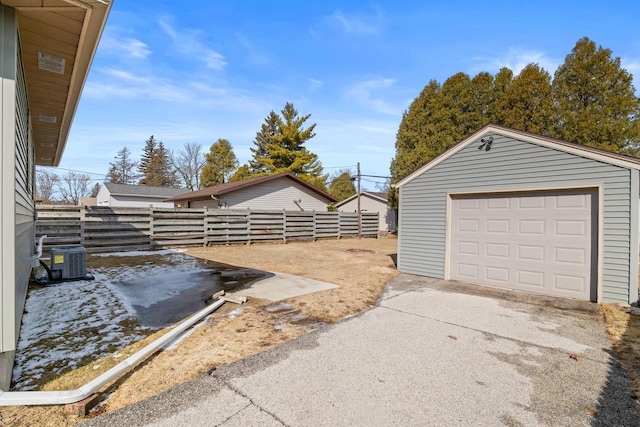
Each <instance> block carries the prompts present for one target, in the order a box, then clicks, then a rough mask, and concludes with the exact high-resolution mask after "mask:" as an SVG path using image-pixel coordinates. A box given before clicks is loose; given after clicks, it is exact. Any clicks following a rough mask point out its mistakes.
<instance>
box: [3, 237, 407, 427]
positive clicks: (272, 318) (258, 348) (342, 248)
mask: <svg viewBox="0 0 640 427" xmlns="http://www.w3.org/2000/svg"><path fill="white" fill-rule="evenodd" d="M396 244H397V240H396V239H395V237H393V236H389V237H385V238H380V239H362V240H357V239H342V240H321V241H317V242H295V243H289V244H286V245H285V244H254V245H236V246H215V247H210V248H192V249H189V250H188V251H187V252H186V255H189V256H191V257H193V258H194V259H195V260H197V263H198V264H199V265H206V260H213V261H216V262H221V263H226V264H231V265H236V266H242V267H246V268H253V269H258V270H267V271H277V272H281V273H288V274H295V275H299V276H303V277H308V278H311V279H316V280H321V281H325V282H329V283H333V284H336V285H339V287H338V288H335V289H332V290H328V291H323V292H319V293H316V294H308V295H303V296H299V297H296V298H291V299H289V300H286V301H285V302H286V305H281V306H276V305H274V304H272V303H271V302H269V301H266V300H259V299H252V300H250V301H249V303H247V304H244V305H242V306H236V305H232V304H225V305H224V306H223V307H222V308H221V309H219V310H218V311H217V312H215V313H214V314H213V315H212V316H211V317H210V318H208V319H207V320H206V321H205V322H202V323H201V325H200V326H199V327H197V328H194V329H193V330H192V333H191V334H190V335H188V336H187V337H186V338H185V339H184V340H183V341H182V342H181V343H179V344H178V345H175V346H172V347H171V348H169V349H166V350H164V351H162V352H160V353H157V354H156V355H155V356H154V357H153V358H151V359H150V360H149V361H148V362H147V363H144V364H143V365H141V366H139V367H137V368H136V369H135V370H134V371H132V372H131V373H130V374H129V375H127V376H125V377H124V378H123V379H122V380H120V381H118V382H116V384H113V385H111V386H110V387H109V388H108V389H106V390H104V392H103V395H104V397H105V398H106V397H108V400H106V401H105V402H104V404H103V405H101V407H100V408H99V410H98V412H107V411H113V410H116V409H118V408H122V407H124V406H128V405H130V404H132V403H135V402H137V401H140V400H143V399H146V398H148V397H151V396H154V395H156V394H159V393H161V392H163V391H165V390H168V389H170V388H172V387H175V386H177V385H179V384H181V383H184V382H186V381H189V380H191V379H193V378H195V377H197V376H198V375H200V374H202V373H205V372H210V371H211V370H213V369H215V368H216V367H218V366H221V365H223V364H226V363H230V362H233V361H235V360H239V359H242V358H245V357H248V356H251V355H253V354H256V353H259V352H262V351H265V350H267V349H270V348H272V347H275V346H277V345H279V344H282V343H284V342H286V341H289V340H291V339H294V338H296V337H298V336H300V335H302V334H305V333H307V332H309V331H310V330H312V329H314V328H317V327H319V326H321V325H322V324H328V323H335V322H339V321H340V320H342V319H344V318H345V317H348V316H352V315H354V314H357V313H360V312H362V311H365V310H367V309H368V308H369V307H370V306H371V305H372V304H374V303H375V301H376V299H377V298H378V296H379V295H380V293H381V292H382V290H383V288H384V286H385V284H386V283H387V282H388V281H389V280H391V279H392V278H393V277H394V276H395V275H396V274H397V271H396V269H395V265H394V259H395V254H396ZM133 259H135V258H133ZM90 262H91V261H90ZM101 262H103V263H104V262H106V261H101ZM110 262H114V261H113V260H111V261H110ZM117 262H121V260H117ZM144 262H145V263H147V264H148V263H153V256H145V261H144ZM122 268H125V269H126V268H128V267H127V266H126V265H125V264H123V265H122ZM280 308H284V309H280ZM163 333H164V330H161V331H158V332H157V333H155V334H153V335H152V336H150V337H148V338H146V339H145V340H144V341H143V342H138V343H135V344H132V345H129V346H127V347H126V348H124V349H122V350H119V351H118V352H116V353H115V354H114V355H109V356H106V357H103V358H101V359H100V360H97V361H94V362H92V363H89V364H88V365H85V366H83V367H80V368H79V369H75V370H73V371H71V372H68V373H66V374H64V375H62V376H61V377H60V378H57V379H55V380H52V381H50V382H49V383H47V384H45V385H44V386H43V387H42V389H44V390H62V389H74V388H77V387H79V386H81V385H83V384H84V383H86V382H87V381H89V380H91V379H93V378H95V377H96V376H98V375H99V374H101V373H102V372H105V371H106V370H108V369H109V368H110V367H112V366H114V365H115V364H117V363H119V362H120V361H122V360H123V359H124V358H125V357H127V356H128V355H130V354H132V353H134V352H135V351H136V350H137V349H139V348H141V347H142V346H143V345H145V344H146V343H147V342H150V341H151V340H153V339H155V338H156V337H157V336H159V335H161V334H163ZM0 415H2V421H0V425H3V426H5V425H6V426H10V425H11V426H13V425H43V426H44V425H46V426H66V425H74V424H77V423H78V422H80V421H82V419H81V418H78V417H74V416H69V415H65V414H64V412H63V409H62V407H16V408H13V407H11V408H2V409H0Z"/></svg>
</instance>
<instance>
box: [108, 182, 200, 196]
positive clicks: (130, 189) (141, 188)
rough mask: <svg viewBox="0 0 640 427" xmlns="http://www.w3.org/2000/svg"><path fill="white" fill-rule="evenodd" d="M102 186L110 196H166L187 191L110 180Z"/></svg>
mask: <svg viewBox="0 0 640 427" xmlns="http://www.w3.org/2000/svg"><path fill="white" fill-rule="evenodd" d="M104 186H105V187H107V190H109V193H110V194H111V195H112V196H135V197H155V198H167V197H173V196H177V195H179V194H184V193H185V192H188V191H189V190H187V189H185V188H170V187H150V186H147V185H131V184H114V183H112V182H105V183H104Z"/></svg>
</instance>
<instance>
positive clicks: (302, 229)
mask: <svg viewBox="0 0 640 427" xmlns="http://www.w3.org/2000/svg"><path fill="white" fill-rule="evenodd" d="M37 211H38V219H37V221H36V236H37V237H39V236H41V235H44V234H47V236H48V238H47V239H46V240H45V242H44V250H45V251H48V250H49V249H50V248H51V247H55V246H61V245H64V246H78V245H83V246H85V247H86V249H87V252H90V253H96V252H108V251H115V250H118V251H121V250H149V249H154V248H155V249H158V248H161V247H172V246H189V245H209V244H212V245H213V244H231V243H251V242H256V241H284V242H286V241H288V240H314V239H317V238H341V237H347V236H350V237H355V236H357V235H358V214H357V213H355V212H309V211H266V210H260V211H252V210H223V209H186V208H179V209H164V208H163V209H160V208H119V207H114V208H108V207H95V206H94V207H77V206H38V207H37ZM360 232H361V235H362V236H363V237H377V235H378V214H377V213H371V212H365V213H362V218H361V230H360Z"/></svg>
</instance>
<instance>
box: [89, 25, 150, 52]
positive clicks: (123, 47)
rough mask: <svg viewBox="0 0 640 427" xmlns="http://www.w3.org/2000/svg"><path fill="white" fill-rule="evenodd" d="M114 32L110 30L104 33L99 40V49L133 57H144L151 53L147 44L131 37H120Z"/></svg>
mask: <svg viewBox="0 0 640 427" xmlns="http://www.w3.org/2000/svg"><path fill="white" fill-rule="evenodd" d="M116 32H117V31H116V30H112V31H111V32H109V33H107V34H105V36H104V37H103V38H102V40H101V41H100V49H104V50H107V51H109V52H110V53H112V54H119V55H123V56H125V57H128V58H135V59H146V58H147V57H148V56H149V55H150V54H151V50H150V49H149V46H147V44H146V43H144V42H143V41H141V40H138V39H136V38H133V37H121V36H119V35H118V34H117V33H116Z"/></svg>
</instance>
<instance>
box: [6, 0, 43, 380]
mask: <svg viewBox="0 0 640 427" xmlns="http://www.w3.org/2000/svg"><path fill="white" fill-rule="evenodd" d="M0 34H1V39H0V45H1V47H2V50H1V52H0V63H1V64H0V69H1V75H0V79H1V84H0V87H1V90H2V93H1V95H0V98H1V99H2V103H1V105H2V112H1V116H0V117H1V120H2V126H1V128H2V151H1V158H0V163H1V164H2V171H1V172H0V189H1V190H2V191H1V194H2V195H1V196H0V197H1V200H0V202H1V203H2V210H1V211H0V224H1V227H0V241H1V242H2V253H1V254H0V264H1V269H0V270H1V275H0V280H1V282H0V285H1V289H2V293H1V294H2V317H1V319H2V324H1V325H0V331H1V333H2V339H1V340H0V343H1V348H0V350H1V351H2V355H0V388H2V389H4V390H6V389H8V386H9V382H10V380H11V368H12V365H13V355H14V350H15V348H16V342H17V338H18V333H19V331H20V322H21V319H22V312H23V309H24V302H25V299H26V294H27V285H28V283H29V276H30V274H31V267H30V257H31V256H32V255H33V246H34V235H35V231H34V230H35V221H34V211H35V206H34V203H33V193H34V172H35V171H34V165H35V159H34V146H33V142H32V140H31V128H30V122H29V120H30V115H29V114H30V113H29V101H28V98H27V93H26V85H25V80H24V71H23V69H22V58H21V54H20V49H19V40H18V32H17V26H16V16H15V11H14V10H13V9H10V8H7V7H3V6H0Z"/></svg>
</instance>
